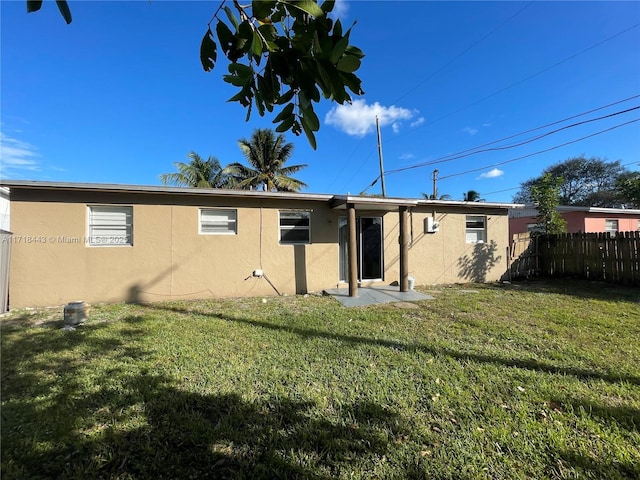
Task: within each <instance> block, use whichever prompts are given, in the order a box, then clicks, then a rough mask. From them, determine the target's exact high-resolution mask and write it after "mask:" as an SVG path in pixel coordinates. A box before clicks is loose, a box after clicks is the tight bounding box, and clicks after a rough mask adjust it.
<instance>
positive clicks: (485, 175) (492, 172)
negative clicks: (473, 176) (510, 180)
mask: <svg viewBox="0 0 640 480" xmlns="http://www.w3.org/2000/svg"><path fill="white" fill-rule="evenodd" d="M502 175H504V172H503V171H502V170H500V169H499V168H494V169H493V170H489V171H488V172H484V173H483V174H482V175H480V176H479V177H478V178H496V177H501V176H502Z"/></svg>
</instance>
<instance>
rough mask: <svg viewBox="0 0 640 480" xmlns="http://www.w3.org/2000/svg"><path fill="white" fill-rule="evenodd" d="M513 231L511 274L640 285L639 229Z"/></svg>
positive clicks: (515, 276)
mask: <svg viewBox="0 0 640 480" xmlns="http://www.w3.org/2000/svg"><path fill="white" fill-rule="evenodd" d="M528 235H529V234H518V235H514V239H513V243H512V250H511V257H512V264H511V275H512V277H514V278H517V277H521V276H530V275H533V274H537V275H541V276H550V277H563V276H581V277H584V278H587V279H589V280H605V281H608V282H616V283H623V284H626V285H640V232H618V233H617V234H613V235H612V234H610V233H566V234H560V235H538V236H534V237H530V238H529V237H528Z"/></svg>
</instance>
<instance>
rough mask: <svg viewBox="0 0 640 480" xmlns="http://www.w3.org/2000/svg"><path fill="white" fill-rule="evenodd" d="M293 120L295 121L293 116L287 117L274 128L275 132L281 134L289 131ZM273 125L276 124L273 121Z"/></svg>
mask: <svg viewBox="0 0 640 480" xmlns="http://www.w3.org/2000/svg"><path fill="white" fill-rule="evenodd" d="M289 105H291V106H293V104H292V103H290V104H289ZM295 119H296V117H295V115H289V116H288V117H287V118H285V119H284V120H283V121H282V123H281V124H280V125H278V126H277V127H276V132H278V133H282V132H286V131H287V130H289V129H290V128H291V127H292V126H293V122H294V121H295ZM273 123H276V122H275V121H274V122H273Z"/></svg>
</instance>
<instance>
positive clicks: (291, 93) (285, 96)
mask: <svg viewBox="0 0 640 480" xmlns="http://www.w3.org/2000/svg"><path fill="white" fill-rule="evenodd" d="M295 93H296V92H295V91H294V90H293V88H291V89H289V91H287V92H285V93H283V94H282V95H280V98H278V105H284V104H285V103H287V102H288V101H290V100H291V99H292V98H293V96H294V95H295Z"/></svg>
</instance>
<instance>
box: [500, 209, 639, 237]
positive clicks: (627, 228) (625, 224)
mask: <svg viewBox="0 0 640 480" xmlns="http://www.w3.org/2000/svg"><path fill="white" fill-rule="evenodd" d="M557 210H558V212H559V213H560V215H562V218H564V219H565V221H566V222H567V232H568V233H580V232H584V233H597V232H611V233H614V232H635V231H640V210H631V209H624V208H600V207H578V206H560V207H558V208H557ZM537 216H538V211H537V210H536V209H535V207H532V206H526V207H525V208H517V209H516V208H514V209H510V210H509V235H510V236H513V235H515V234H516V233H524V232H528V231H531V230H533V229H535V225H536V222H537Z"/></svg>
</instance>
